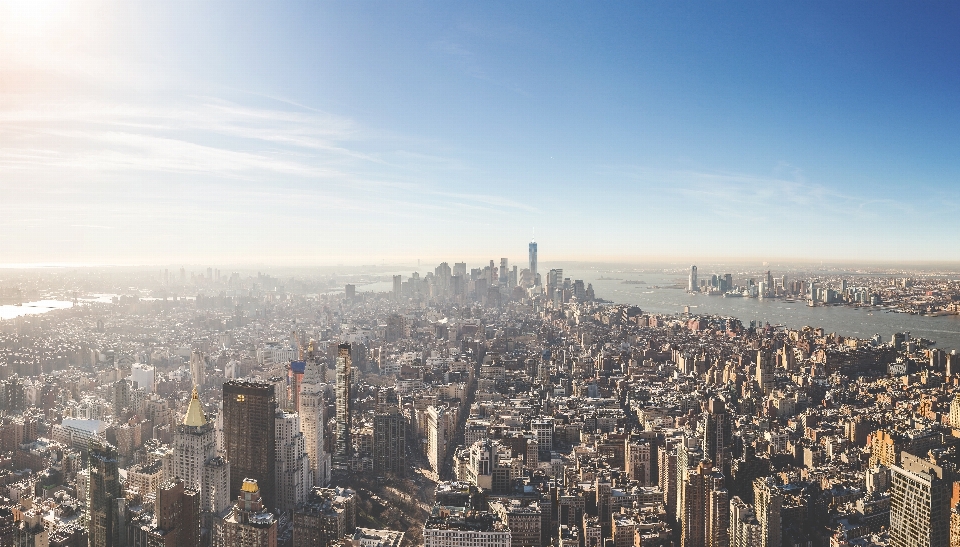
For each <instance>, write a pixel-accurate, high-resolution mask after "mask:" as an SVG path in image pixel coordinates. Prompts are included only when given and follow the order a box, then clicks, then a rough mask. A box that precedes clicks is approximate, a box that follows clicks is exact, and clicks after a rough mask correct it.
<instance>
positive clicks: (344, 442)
mask: <svg viewBox="0 0 960 547" xmlns="http://www.w3.org/2000/svg"><path fill="white" fill-rule="evenodd" d="M352 373H353V358H352V357H351V354H350V344H340V346H339V347H338V348H337V450H336V454H335V457H336V460H337V465H338V466H343V467H346V465H347V463H348V460H349V459H350V454H351V453H352V451H353V445H352V440H351V439H350V427H351V416H350V393H351V389H350V381H351V376H352Z"/></svg>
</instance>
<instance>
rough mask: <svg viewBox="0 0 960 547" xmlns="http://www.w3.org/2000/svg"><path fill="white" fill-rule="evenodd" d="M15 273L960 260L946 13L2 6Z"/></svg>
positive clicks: (833, 8) (881, 8)
mask: <svg viewBox="0 0 960 547" xmlns="http://www.w3.org/2000/svg"><path fill="white" fill-rule="evenodd" d="M0 10H2V11H0V73H2V74H3V75H4V78H3V79H2V82H0V191H2V195H3V199H2V200H0V213H2V219H0V223H2V224H0V228H2V230H3V237H2V238H0V262H3V263H5V264H38V263H39V264H64V263H68V264H173V263H181V262H188V263H201V262H205V261H214V262H216V263H230V264H240V263H270V264H274V265H278V266H279V265H289V264H293V263H297V264H338V263H348V264H365V263H379V262H381V261H388V262H394V263H396V262H402V261H405V262H408V263H409V261H410V260H413V259H415V258H421V259H424V260H427V259H430V260H431V261H438V260H444V259H449V258H450V256H451V254H450V253H451V252H453V251H455V252H456V253H457V256H458V257H462V258H463V259H467V260H470V259H476V260H482V259H484V258H486V257H487V256H491V255H496V256H499V253H501V252H502V249H504V248H507V247H509V246H510V245H515V243H513V242H515V241H518V240H519V241H528V240H529V239H531V238H532V237H534V234H535V237H536V239H537V240H538V241H540V242H542V243H543V244H544V245H545V246H546V248H549V249H551V257H552V258H555V259H557V260H606V261H628V262H642V261H644V260H650V259H661V260H682V261H684V262H690V261H694V260H703V259H704V258H705V257H709V258H710V259H717V260H729V259H750V260H756V261H762V260H780V259H791V260H808V261H820V260H835V259H844V260H872V261H893V260H910V261H958V260H960V251H958V249H960V240H958V238H960V235H958V234H960V221H958V217H957V215H956V214H954V213H953V211H954V210H955V209H956V206H957V205H958V204H960V185H958V184H957V180H958V174H960V169H958V167H960V164H958V162H960V159H958V158H960V155H958V154H956V150H957V149H958V144H960V143H958V136H957V131H956V127H957V126H958V122H960V119H958V117H960V116H958V105H960V100H958V99H960V96H958V95H960V85H958V84H960V73H958V71H957V69H956V67H957V66H958V63H957V61H958V59H957V51H958V40H960V37H958V34H957V33H956V22H957V20H958V17H957V16H958V13H957V10H958V8H957V6H956V4H952V3H927V2H925V3H922V4H921V5H906V4H897V3H871V4H863V3H813V4H802V5H726V4H706V5H703V4H690V3H672V2H671V3H657V2H651V3H643V4H632V3H631V4H626V3H622V4H604V5H600V6H597V5H593V4H573V3H571V4H565V5H563V6H562V7H560V6H557V5H555V4H553V3H536V2H527V3H522V4H514V3H505V2H504V3H499V2H494V3H483V4H444V3H429V2H428V3H416V4H394V3H391V4H381V5H377V6H376V8H375V9H373V8H372V7H371V6H367V5H352V4H342V3H312V2H304V3H291V2H281V3H272V2H271V3H256V2H254V3H249V2H227V3H200V2H152V3H137V4H130V3H125V2H62V3H61V2H54V1H50V2H47V1H40V2H36V1H28V0H22V1H20V0H10V1H5V2H2V3H0Z"/></svg>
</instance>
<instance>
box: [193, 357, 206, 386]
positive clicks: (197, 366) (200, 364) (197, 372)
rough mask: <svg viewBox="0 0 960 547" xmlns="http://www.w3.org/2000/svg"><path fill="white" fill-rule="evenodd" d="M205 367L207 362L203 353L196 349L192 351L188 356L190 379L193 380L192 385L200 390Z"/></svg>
mask: <svg viewBox="0 0 960 547" xmlns="http://www.w3.org/2000/svg"><path fill="white" fill-rule="evenodd" d="M206 366H207V360H206V357H204V355H203V352H202V351H200V350H198V349H195V350H193V353H191V354H190V379H191V380H193V385H195V386H197V387H198V388H200V389H202V388H203V381H204V373H205V371H206Z"/></svg>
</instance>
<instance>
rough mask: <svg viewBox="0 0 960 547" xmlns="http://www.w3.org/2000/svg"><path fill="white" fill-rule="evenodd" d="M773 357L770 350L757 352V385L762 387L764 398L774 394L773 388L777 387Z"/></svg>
mask: <svg viewBox="0 0 960 547" xmlns="http://www.w3.org/2000/svg"><path fill="white" fill-rule="evenodd" d="M774 364H775V363H774V360H773V355H772V354H771V352H770V350H768V349H760V350H757V369H756V374H755V377H756V379H757V385H758V386H760V389H761V390H763V394H764V396H767V397H769V396H770V394H771V393H773V388H774V387H776V383H775V380H776V379H775V378H774V374H773V368H774Z"/></svg>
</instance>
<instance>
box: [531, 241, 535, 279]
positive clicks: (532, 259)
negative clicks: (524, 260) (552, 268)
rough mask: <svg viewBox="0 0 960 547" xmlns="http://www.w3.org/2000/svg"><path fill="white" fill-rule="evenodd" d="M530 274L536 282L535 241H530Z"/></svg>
mask: <svg viewBox="0 0 960 547" xmlns="http://www.w3.org/2000/svg"><path fill="white" fill-rule="evenodd" d="M530 275H532V276H533V282H534V283H536V282H537V242H536V241H531V242H530Z"/></svg>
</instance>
